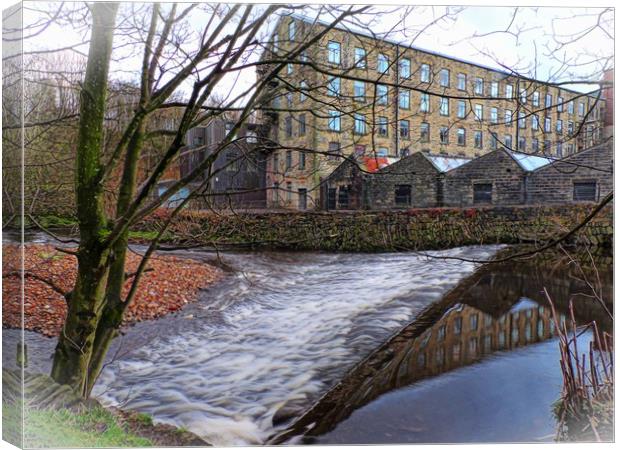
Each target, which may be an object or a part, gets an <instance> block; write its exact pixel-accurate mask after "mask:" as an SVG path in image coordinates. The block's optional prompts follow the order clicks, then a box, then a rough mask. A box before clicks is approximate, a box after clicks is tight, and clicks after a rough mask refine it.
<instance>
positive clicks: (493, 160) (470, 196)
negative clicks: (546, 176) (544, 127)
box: [443, 148, 552, 207]
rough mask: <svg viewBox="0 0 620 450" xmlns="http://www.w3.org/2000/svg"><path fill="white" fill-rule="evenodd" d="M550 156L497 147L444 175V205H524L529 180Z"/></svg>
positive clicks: (546, 163) (548, 162)
mask: <svg viewBox="0 0 620 450" xmlns="http://www.w3.org/2000/svg"><path fill="white" fill-rule="evenodd" d="M551 162H552V160H551V159H549V158H545V157H542V156H535V155H526V154H523V153H515V152H511V151H509V150H506V149H503V148H502V149H498V150H495V151H492V152H490V153H487V154H486V155H483V156H481V157H479V158H476V159H473V160H471V161H470V162H469V163H467V164H464V165H462V166H460V167H458V168H456V169H454V170H450V171H449V172H447V173H446V174H445V178H444V188H443V189H444V195H443V199H444V202H443V206H451V207H461V206H477V205H523V204H525V203H526V201H527V194H526V179H527V177H528V174H529V173H530V172H532V171H534V170H536V169H539V168H541V167H544V166H547V165H549V164H550V163H551Z"/></svg>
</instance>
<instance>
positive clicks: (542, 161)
mask: <svg viewBox="0 0 620 450" xmlns="http://www.w3.org/2000/svg"><path fill="white" fill-rule="evenodd" d="M506 153H508V154H509V155H510V156H512V158H513V159H514V160H515V161H516V162H517V163H518V164H519V165H520V166H521V168H522V169H523V170H525V171H526V172H532V171H533V170H536V169H540V168H541V167H544V166H546V165H548V164H551V163H552V162H553V161H554V160H553V159H551V158H545V157H543V156H535V155H527V154H525V153H516V152H512V151H510V150H506Z"/></svg>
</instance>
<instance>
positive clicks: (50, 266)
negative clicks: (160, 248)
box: [2, 244, 223, 337]
mask: <svg viewBox="0 0 620 450" xmlns="http://www.w3.org/2000/svg"><path fill="white" fill-rule="evenodd" d="M2 248H3V258H4V260H3V267H2V278H3V283H2V326H3V327H5V328H21V327H22V305H21V302H20V299H21V291H20V290H21V274H20V271H19V267H20V261H21V255H20V250H19V246H17V245H15V244H3V246H2ZM64 250H70V249H69V248H67V249H64ZM24 257H25V259H24V270H25V290H24V294H25V301H24V305H23V307H24V317H23V326H24V328H25V329H27V330H31V331H36V332H38V333H41V334H43V335H45V336H48V337H53V336H58V334H59V332H60V330H61V329H62V325H63V323H64V318H65V314H66V311H67V304H66V301H65V298H64V296H63V294H64V293H67V292H69V291H70V290H71V288H72V286H73V284H74V283H75V276H76V271H77V260H76V258H75V256H73V255H71V254H68V253H64V252H62V251H59V250H58V249H56V248H55V247H53V246H51V245H45V244H27V245H26V246H25V248H24ZM140 260H141V256H139V255H136V254H134V253H131V252H130V253H128V255H127V271H128V272H130V273H131V272H134V271H135V270H136V269H137V267H138V264H139V262H140ZM148 269H149V271H148V272H146V273H144V275H143V277H142V280H141V288H140V289H139V291H138V293H137V295H136V297H135V299H134V301H133V303H132V304H131V305H130V306H129V308H128V310H127V313H126V315H125V320H124V325H131V324H134V323H136V322H141V321H143V320H152V319H157V318H160V317H162V316H164V315H166V314H169V313H172V312H175V311H179V310H180V309H181V308H183V307H184V306H185V305H187V304H188V303H191V302H194V301H196V300H197V298H198V293H199V290H200V289H203V288H206V287H208V286H210V285H212V284H213V283H215V282H217V281H218V280H220V279H221V278H222V277H223V271H222V270H221V269H219V268H217V267H214V266H211V265H209V264H205V263H202V262H199V261H195V260H192V259H185V258H179V257H175V256H167V255H166V256H162V255H154V256H153V257H152V258H151V261H150V262H149V267H148ZM130 285H131V282H130V281H128V282H127V283H126V286H125V291H124V294H127V292H128V290H129V287H130Z"/></svg>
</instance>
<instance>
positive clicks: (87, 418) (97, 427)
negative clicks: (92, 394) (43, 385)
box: [2, 403, 153, 448]
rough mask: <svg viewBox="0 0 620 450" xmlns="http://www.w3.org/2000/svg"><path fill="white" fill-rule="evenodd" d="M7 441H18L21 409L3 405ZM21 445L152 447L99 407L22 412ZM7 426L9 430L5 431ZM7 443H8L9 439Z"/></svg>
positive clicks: (32, 446) (43, 446)
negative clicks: (78, 411)
mask: <svg viewBox="0 0 620 450" xmlns="http://www.w3.org/2000/svg"><path fill="white" fill-rule="evenodd" d="M2 415H3V417H4V418H5V422H4V424H3V426H4V427H3V428H4V430H5V432H4V434H5V436H3V437H6V438H13V441H14V442H20V441H21V437H20V436H19V429H20V427H21V423H20V420H19V419H20V417H21V410H20V408H19V407H18V406H16V405H11V404H4V403H3V405H2ZM24 416H25V420H24V424H25V429H24V440H23V446H24V447H26V448H28V447H30V448H52V447H56V448H58V447H62V448H73V447H79V448H88V447H152V446H153V443H152V442H151V441H150V440H149V439H146V438H142V437H139V436H136V435H134V434H132V433H128V432H127V431H125V430H124V429H123V428H122V427H121V426H119V424H118V423H117V422H116V419H115V418H114V416H112V414H111V413H110V412H109V411H107V410H105V409H104V408H102V407H95V408H92V409H89V410H87V411H84V412H82V413H74V412H72V411H68V410H66V409H60V410H40V409H28V408H27V409H26V410H25V411H24ZM6 427H9V428H10V430H7V428H6ZM9 441H10V440H9Z"/></svg>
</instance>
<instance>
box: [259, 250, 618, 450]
mask: <svg viewBox="0 0 620 450" xmlns="http://www.w3.org/2000/svg"><path fill="white" fill-rule="evenodd" d="M587 258H589V255H588V257H587ZM587 258H586V259H587ZM594 261H595V267H592V269H588V266H586V265H582V266H581V269H579V268H578V267H577V266H575V264H574V263H573V262H571V260H570V258H567V257H566V256H565V255H563V254H558V253H546V254H543V255H538V257H536V258H532V259H529V260H523V261H509V262H507V263H501V264H493V265H487V266H485V267H483V268H481V269H479V270H478V271H477V272H476V273H474V274H473V275H472V276H471V277H469V278H468V279H466V280H464V281H463V282H462V283H460V284H459V286H457V287H456V288H455V289H454V290H453V291H451V292H450V293H449V294H447V295H446V296H445V297H444V298H443V299H442V300H440V301H439V302H437V303H435V304H433V305H431V306H430V307H429V308H427V310H425V311H423V312H422V313H421V314H420V315H419V316H418V317H417V318H416V320H415V321H414V322H412V323H411V324H410V325H409V326H407V327H405V328H404V329H403V330H402V331H401V332H400V333H399V334H398V335H396V336H394V337H393V338H392V339H390V340H389V341H388V342H386V343H385V344H384V345H383V346H381V347H380V348H378V349H376V350H375V351H374V352H373V353H372V354H371V355H369V356H368V358H367V359H366V360H365V361H364V362H363V363H361V364H360V365H358V366H357V367H355V368H354V369H353V370H352V371H351V372H350V373H349V374H348V375H347V376H346V377H345V378H344V379H343V380H341V382H340V383H339V384H338V385H337V386H335V387H334V388H333V389H332V390H331V391H330V392H328V393H327V395H325V396H324V397H323V398H322V399H321V401H319V402H318V403H317V404H316V405H315V406H314V407H313V408H312V409H311V410H310V411H308V412H307V413H306V414H304V415H303V416H302V417H301V418H300V419H299V420H297V422H295V423H294V424H293V425H292V426H291V427H290V428H289V429H288V430H286V431H284V432H282V433H280V434H279V435H277V436H275V437H274V438H273V439H272V441H271V443H281V442H286V441H287V440H288V439H289V438H291V437H293V436H299V435H305V436H313V435H321V434H324V433H326V432H328V431H330V430H331V429H333V428H334V427H335V426H336V425H337V424H338V423H340V422H341V421H343V420H344V419H346V418H347V417H348V416H349V415H351V413H352V412H353V411H355V410H356V409H359V408H361V407H362V406H364V405H365V404H367V403H369V402H371V401H373V400H374V399H376V398H377V397H379V396H381V395H383V394H385V393H387V392H389V391H392V390H394V389H398V388H400V387H404V386H407V385H411V384H412V383H415V382H417V381H419V380H422V379H425V378H430V377H436V376H438V375H440V374H442V373H446V372H449V371H452V370H455V369H457V368H459V367H463V366H467V365H470V364H474V363H476V362H478V361H481V360H483V359H484V358H487V357H489V356H490V355H494V354H498V352H506V351H512V350H515V349H519V348H523V349H525V348H527V346H529V345H532V344H536V343H539V342H543V341H547V340H549V339H552V338H554V337H555V336H556V335H557V330H556V329H555V324H554V321H553V318H552V314H551V310H550V308H549V304H548V300H547V297H546V295H545V294H544V292H543V290H546V291H547V292H548V293H549V295H550V297H551V298H552V299H553V301H554V305H555V308H556V311H557V312H558V316H559V320H560V324H562V323H564V322H566V321H567V317H568V316H569V304H570V301H571V300H572V301H573V304H574V313H575V320H576V322H577V325H582V324H587V323H590V322H591V321H596V323H597V325H598V327H599V329H601V330H602V331H607V332H609V333H611V332H612V330H613V323H612V320H611V318H610V317H609V315H608V314H607V313H606V312H605V308H603V307H602V306H601V305H600V304H598V303H597V302H596V301H594V300H593V299H592V295H591V294H592V289H591V280H592V279H594V277H595V278H596V279H597V284H598V286H597V287H598V288H599V293H600V294H601V296H602V298H605V299H609V300H610V302H608V303H607V308H609V309H611V308H612V307H613V304H612V303H611V300H612V299H613V293H612V286H613V267H612V259H611V257H610V256H598V257H596V258H595V259H594ZM584 268H585V270H584ZM584 276H585V278H588V277H592V278H589V282H590V283H586V282H584V279H583V278H584ZM568 325H571V324H569V323H567V326H568ZM558 370H560V369H559V367H558ZM306 441H308V442H309V441H311V439H310V440H309V439H305V440H304V442H306Z"/></svg>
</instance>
